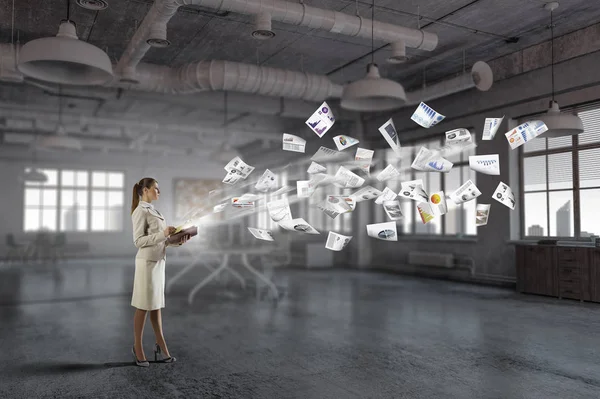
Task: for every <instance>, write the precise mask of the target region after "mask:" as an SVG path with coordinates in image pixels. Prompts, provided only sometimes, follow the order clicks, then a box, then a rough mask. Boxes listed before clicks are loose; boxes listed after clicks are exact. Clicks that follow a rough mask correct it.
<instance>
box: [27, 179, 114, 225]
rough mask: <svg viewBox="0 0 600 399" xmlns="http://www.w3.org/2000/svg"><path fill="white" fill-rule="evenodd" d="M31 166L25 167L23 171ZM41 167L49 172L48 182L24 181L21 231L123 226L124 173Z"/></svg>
mask: <svg viewBox="0 0 600 399" xmlns="http://www.w3.org/2000/svg"><path fill="white" fill-rule="evenodd" d="M30 170H31V168H25V172H26V173H28V172H29V171H30ZM40 171H41V172H43V173H45V174H46V175H47V176H48V181H47V182H45V183H40V182H31V181H25V184H24V186H25V187H24V201H23V203H24V217H23V229H24V231H37V230H49V231H73V232H78V231H117V230H122V228H123V223H122V219H123V208H124V174H123V173H121V172H98V171H92V172H90V171H87V170H70V169H64V170H58V169H40ZM90 205H91V206H90Z"/></svg>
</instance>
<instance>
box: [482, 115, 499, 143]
mask: <svg viewBox="0 0 600 399" xmlns="http://www.w3.org/2000/svg"><path fill="white" fill-rule="evenodd" d="M503 120H504V116H503V117H502V118H485V124H484V125H483V135H482V137H481V139H482V140H493V139H494V137H495V136H496V133H497V132H498V128H500V125H501V124H502V121H503Z"/></svg>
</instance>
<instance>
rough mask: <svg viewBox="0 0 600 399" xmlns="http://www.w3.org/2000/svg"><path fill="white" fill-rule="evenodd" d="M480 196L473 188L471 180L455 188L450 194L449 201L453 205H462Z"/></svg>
mask: <svg viewBox="0 0 600 399" xmlns="http://www.w3.org/2000/svg"><path fill="white" fill-rule="evenodd" d="M480 195H481V191H479V189H478V188H477V186H475V183H473V182H472V181H471V180H467V182H466V183H465V184H463V185H462V186H460V187H459V188H457V189H456V190H455V191H454V192H453V193H452V194H450V199H451V200H452V201H454V203H455V204H462V203H463V202H468V201H471V200H473V199H475V198H477V197H479V196H480Z"/></svg>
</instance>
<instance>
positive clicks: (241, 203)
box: [231, 197, 254, 209]
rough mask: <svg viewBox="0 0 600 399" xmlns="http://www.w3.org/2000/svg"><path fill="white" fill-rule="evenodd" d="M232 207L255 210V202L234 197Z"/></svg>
mask: <svg viewBox="0 0 600 399" xmlns="http://www.w3.org/2000/svg"><path fill="white" fill-rule="evenodd" d="M231 206H233V207H234V208H238V209H239V208H253V207H254V201H249V200H244V199H242V198H241V197H233V198H232V199H231Z"/></svg>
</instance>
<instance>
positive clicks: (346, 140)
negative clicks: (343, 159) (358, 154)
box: [333, 135, 358, 151]
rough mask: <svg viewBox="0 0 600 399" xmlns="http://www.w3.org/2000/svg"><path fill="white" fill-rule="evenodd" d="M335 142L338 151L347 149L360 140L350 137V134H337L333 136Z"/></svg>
mask: <svg viewBox="0 0 600 399" xmlns="http://www.w3.org/2000/svg"><path fill="white" fill-rule="evenodd" d="M333 142H334V143H335V146H336V147H337V149H338V151H342V150H345V149H346V148H348V147H352V146H353V145H355V144H358V140H356V139H354V138H352V137H350V136H343V135H341V136H335V137H334V138H333Z"/></svg>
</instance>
